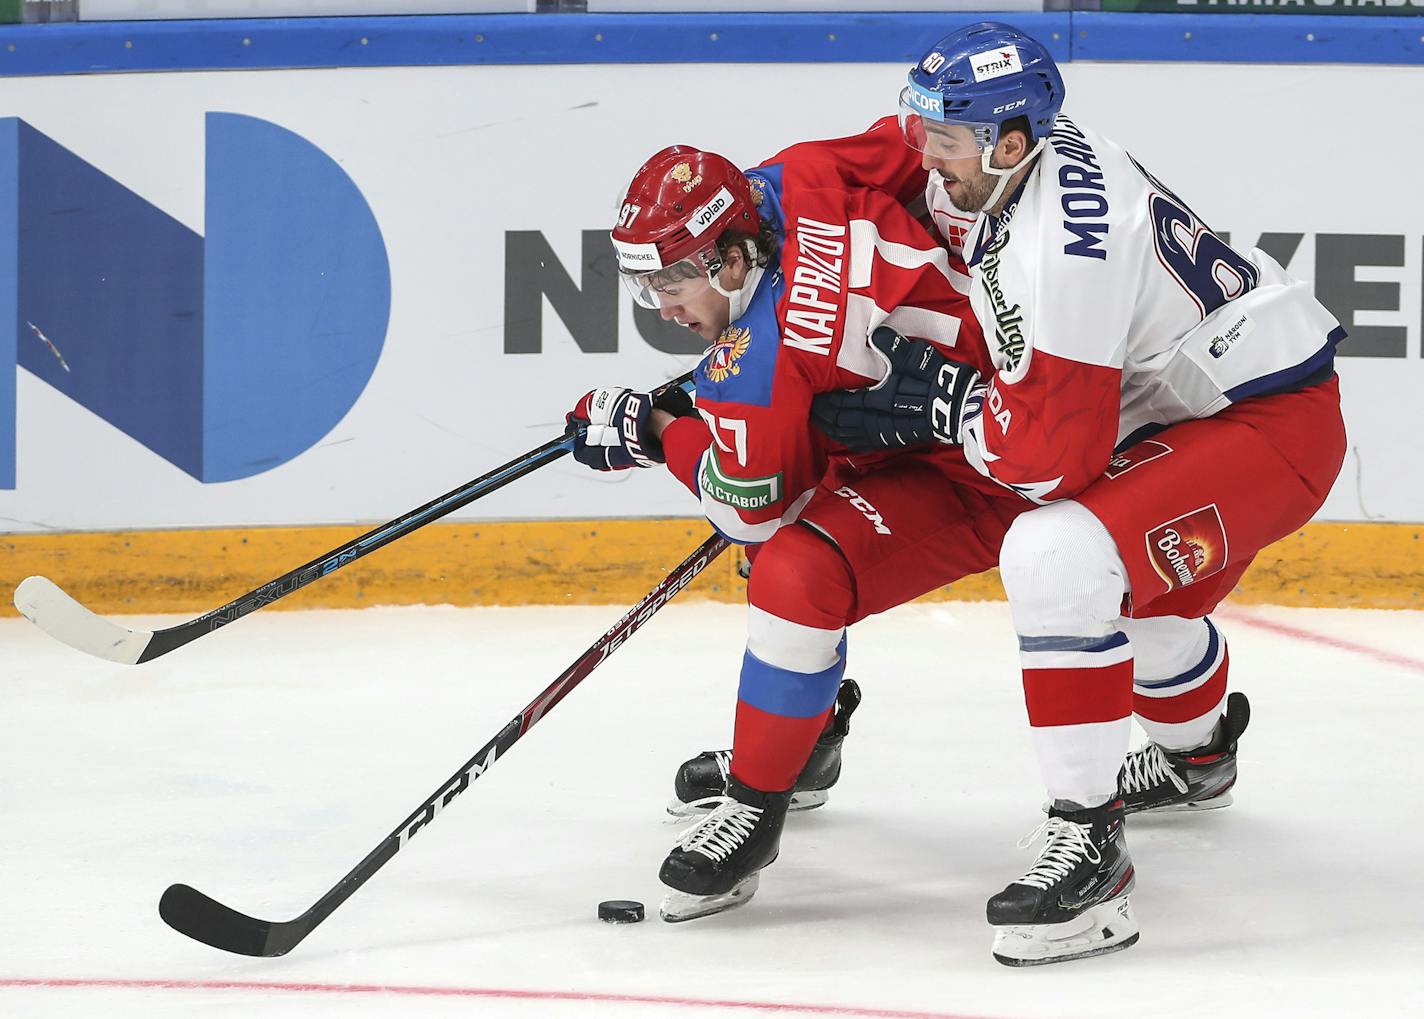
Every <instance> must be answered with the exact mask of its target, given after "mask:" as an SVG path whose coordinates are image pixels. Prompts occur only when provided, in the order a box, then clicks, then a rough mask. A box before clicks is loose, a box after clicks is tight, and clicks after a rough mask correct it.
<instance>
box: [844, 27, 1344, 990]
mask: <svg viewBox="0 0 1424 1019" xmlns="http://www.w3.org/2000/svg"><path fill="white" fill-rule="evenodd" d="M1063 96H1064V89H1063V81H1062V78H1061V77H1060V75H1059V73H1058V70H1057V68H1056V67H1055V66H1054V63H1053V60H1052V57H1051V56H1050V55H1049V53H1048V51H1047V50H1046V49H1045V48H1044V47H1043V46H1042V45H1040V44H1039V43H1038V42H1037V41H1035V40H1033V39H1031V38H1029V37H1028V36H1025V35H1023V34H1022V33H1020V32H1018V31H1016V30H1014V29H1012V28H1010V27H1009V26H1006V25H1001V24H994V23H982V24H978V25H973V26H971V27H969V28H965V29H961V30H959V31H957V32H954V33H953V34H951V35H949V36H946V37H945V38H944V39H941V40H940V41H939V42H938V43H936V44H935V45H934V46H933V47H932V48H931V49H930V50H929V52H928V53H926V55H925V57H924V59H922V60H921V61H920V62H919V63H918V64H917V65H916V66H915V67H914V68H913V69H912V70H911V72H910V77H909V84H908V86H907V87H906V88H905V89H904V91H903V92H902V93H901V124H902V129H903V134H904V137H905V140H906V141H907V142H908V143H909V146H910V147H911V148H913V149H915V150H918V151H920V152H921V153H922V154H923V156H922V158H923V165H924V166H925V168H926V169H930V170H932V171H933V172H932V173H931V181H930V185H929V191H928V198H929V201H930V204H931V205H932V206H933V210H934V220H935V223H936V225H937V226H938V227H939V229H940V230H941V232H942V233H943V235H944V239H945V241H946V243H947V244H948V245H949V247H950V248H951V249H952V250H954V251H962V252H963V254H964V255H965V257H966V261H967V262H968V264H969V266H970V267H971V269H970V272H971V275H972V277H973V286H972V288H971V291H970V299H971V302H972V304H973V307H974V311H975V314H976V316H977V318H978V320H979V321H980V322H981V323H983V325H984V330H985V336H986V342H987V343H988V345H989V350H990V352H991V357H992V360H993V368H992V370H990V371H988V372H985V371H983V369H982V368H981V367H980V366H979V365H977V364H973V363H969V362H967V361H964V360H962V355H963V349H962V348H959V349H956V350H953V351H949V352H947V353H945V354H941V353H940V352H938V351H936V350H933V349H931V348H928V347H923V345H916V344H909V345H907V346H906V348H905V349H903V350H901V351H899V352H897V354H896V364H895V366H894V369H893V371H892V373H891V376H890V377H889V378H888V379H887V381H886V382H885V384H884V385H883V386H881V387H880V388H879V389H878V390H874V391H864V390H862V391H861V392H858V393H848V394H838V395H834V396H827V397H822V398H820V399H819V400H818V406H817V410H816V414H817V418H818V420H819V421H821V422H824V424H825V427H826V428H827V429H828V432H829V434H832V435H834V436H835V437H837V438H838V439H839V440H841V441H843V442H845V443H847V444H849V445H851V446H853V447H855V448H861V449H885V448H895V447H899V446H903V445H905V444H907V443H911V442H914V441H918V440H919V439H922V438H923V437H925V436H927V435H929V434H931V433H932V434H933V435H934V437H935V438H937V439H938V440H939V442H940V443H941V444H948V445H953V446H956V447H960V448H962V449H963V450H964V453H965V456H966V457H967V459H968V460H969V462H970V463H972V464H973V465H974V466H975V467H976V468H977V469H978V470H979V471H980V472H981V473H982V474H983V475H984V476H985V477H987V478H990V479H992V480H993V481H994V482H996V483H998V484H1000V485H1002V486H1003V487H1004V489H1005V490H1006V491H1013V492H1015V493H1017V494H1018V495H1019V497H1020V498H1022V499H1023V500H1025V502H1026V503H1028V504H1030V505H1032V506H1034V507H1035V508H1034V509H1032V510H1031V511H1029V512H1026V513H1024V514H1022V515H1021V516H1019V517H1018V518H1017V519H1016V520H1015V521H1014V523H1013V525H1012V527H1010V529H1009V531H1008V534H1007V535H1006V536H1005V538H1004V542H1003V548H1002V550H1001V552H1000V556H999V567H1000V572H1001V575H1002V577H1003V581H1004V587H1005V589H1006V591H1007V593H1008V596H1009V602H1010V606H1011V609H1012V613H1013V619H1014V626H1015V628H1016V629H1017V631H1018V640H1019V648H1020V659H1021V664H1022V667H1023V682H1024V694H1025V699H1026V702H1027V706H1028V716H1029V723H1030V725H1031V726H1032V734H1033V741H1034V746H1035V749H1036V751H1037V754H1038V758H1039V762H1040V765H1041V768H1042V771H1043V776H1044V779H1045V781H1046V784H1047V786H1048V793H1049V799H1050V800H1051V808H1050V811H1049V816H1048V818H1047V820H1046V821H1045V822H1044V824H1043V825H1042V826H1041V831H1042V832H1043V834H1045V835H1046V844H1045V846H1044V848H1043V851H1042V853H1041V854H1040V855H1039V857H1038V860H1037V862H1036V863H1034V864H1033V866H1032V867H1030V868H1029V870H1028V871H1027V873H1025V874H1024V875H1023V876H1022V877H1020V878H1019V879H1017V880H1016V881H1014V882H1012V883H1011V884H1009V886H1008V887H1007V888H1005V889H1004V890H1003V891H1002V892H1000V893H999V894H997V895H995V896H993V898H991V899H990V900H989V905H988V918H989V922H990V924H992V925H993V926H994V928H995V941H994V954H995V957H996V958H998V959H999V960H1000V961H1001V962H1004V963H1006V964H1009V965H1032V964H1036V963H1044V962H1054V961H1058V960H1061V959H1069V958H1077V957H1081V956H1085V955H1095V954H1099V953H1102V952H1110V951H1114V950H1117V949H1121V948H1126V947H1127V946H1129V945H1131V944H1132V943H1133V942H1135V941H1136V940H1137V924H1136V922H1135V921H1134V919H1133V917H1132V912H1131V908H1130V906H1129V903H1128V892H1129V891H1130V890H1131V888H1132V886H1133V880H1134V870H1133V865H1132V860H1131V858H1130V856H1129V855H1128V850H1127V845H1126V842H1125V840H1124V838H1123V834H1122V829H1123V816H1124V809H1125V808H1126V810H1127V812H1129V813H1131V812H1133V811H1135V810H1147V809H1201V808H1208V807H1214V806H1220V805H1224V804H1225V803H1229V802H1230V793H1229V789H1230V787H1231V785H1232V783H1233V782H1234V781H1235V777H1236V738H1237V737H1238V736H1239V735H1240V734H1241V732H1242V730H1244V728H1245V723H1246V717H1247V705H1246V701H1245V699H1244V697H1242V695H1240V694H1235V693H1234V694H1232V695H1231V697H1230V698H1229V699H1228V697H1227V690H1226V678H1227V669H1228V657H1227V652H1226V644H1225V641H1224V640H1223V639H1222V637H1221V634H1220V633H1219V632H1218V631H1217V629H1216V627H1215V626H1214V625H1213V624H1212V623H1211V621H1210V620H1209V619H1208V618H1207V614H1208V613H1209V612H1210V611H1211V610H1212V609H1214V608H1215V607H1216V605H1217V604H1218V603H1219V602H1220V601H1221V600H1222V599H1223V598H1224V597H1225V596H1226V595H1227V594H1228V593H1229V592H1230V591H1231V589H1232V588H1233V587H1234V586H1235V584H1236V582H1237V581H1238V580H1239V579H1240V577H1241V575H1242V573H1243V572H1244V571H1245V570H1246V568H1247V566H1248V565H1250V562H1251V559H1252V557H1253V556H1254V555H1255V554H1256V553H1257V552H1258V551H1259V550H1261V549H1262V548H1264V547H1265V546H1266V545H1269V544H1270V543H1272V542H1274V541H1276V540H1278V539H1280V538H1282V537H1284V536H1285V535H1287V534H1289V533H1290V532H1291V531H1293V530H1295V529H1296V528H1298V527H1299V526H1301V525H1302V524H1304V523H1305V522H1306V521H1307V520H1309V519H1310V517H1311V516H1312V515H1313V514H1314V513H1315V511H1316V510H1317V509H1319V507H1320V505H1321V503H1322V502H1323V501H1324V499H1325V496H1326V494H1327V493H1328V491H1329V489H1330V486H1331V484H1332V483H1333V482H1334V480H1335V477H1336V474H1337V473H1338V472H1339V469H1340V464H1341V461H1342V459H1343V456H1344V449H1345V435H1344V425H1343V423H1342V420H1341V417H1340V399H1339V388H1338V380H1337V378H1336V376H1335V372H1334V367H1333V360H1334V350H1335V346H1336V345H1337V344H1338V343H1339V342H1340V340H1341V339H1343V338H1344V331H1343V330H1342V329H1341V328H1340V325H1339V323H1338V322H1337V321H1336V320H1335V319H1334V318H1333V317H1332V316H1331V315H1330V313H1329V312H1327V311H1326V310H1325V309H1324V308H1323V307H1322V306H1321V305H1320V304H1319V303H1317V302H1316V300H1315V299H1314V297H1313V295H1312V293H1311V290H1310V288H1309V286H1307V285H1306V284H1304V283H1302V282H1300V281H1298V280H1295V279H1292V278H1291V277H1290V276H1289V275H1287V273H1286V272H1285V271H1284V270H1283V269H1282V268H1281V266H1280V265H1278V264H1277V263H1276V262H1275V261H1274V260H1272V259H1271V258H1270V256H1268V255H1266V254H1265V253H1263V252H1261V251H1258V250H1252V251H1250V252H1249V253H1247V254H1241V253H1239V252H1237V251H1236V250H1235V249H1233V248H1232V247H1230V246H1229V245H1228V244H1227V243H1226V242H1225V241H1223V240H1222V239H1221V238H1220V237H1219V236H1218V235H1216V234H1215V233H1213V232H1212V231H1211V230H1210V229H1209V228H1208V227H1207V226H1206V225H1205V224H1204V223H1203V222H1202V220H1201V219H1200V218H1198V216H1197V215H1196V214H1195V213H1194V212H1193V211H1192V210H1191V208H1190V207H1189V206H1187V205H1186V204H1185V203H1184V202H1183V201H1182V199H1181V198H1179V197H1178V196H1177V195H1176V194H1175V193H1174V192H1173V191H1172V190H1170V189H1169V188H1168V187H1167V186H1166V185H1164V184H1163V183H1162V182H1161V181H1159V180H1158V179H1157V178H1156V177H1154V176H1153V175H1152V174H1151V173H1149V172H1148V171H1147V169H1145V168H1144V167H1143V166H1141V165H1140V164H1139V163H1137V162H1136V161H1135V160H1134V159H1133V158H1132V157H1131V156H1129V155H1128V154H1127V152H1125V151H1124V150H1123V149H1122V148H1120V147H1119V146H1118V145H1116V144H1114V143H1113V142H1111V141H1109V140H1108V139H1106V138H1104V137H1102V136H1101V135H1099V134H1097V133H1096V132H1094V131H1092V130H1090V129H1089V128H1087V127H1083V126H1080V125H1079V124H1077V123H1075V122H1074V121H1072V120H1069V119H1068V118H1067V117H1066V116H1061V115H1060V114H1059V110H1060V108H1061V106H1062V103H1063ZM927 389H928V395H927V396H926V395H922V394H925V393H926V390H927ZM906 394H908V398H906ZM966 394H967V395H966ZM925 497H926V498H927V499H929V498H932V497H931V496H929V495H928V494H927V495H926V496H925ZM1134 713H1135V714H1136V716H1137V718H1138V719H1139V721H1140V722H1141V724H1142V725H1143V727H1144V728H1145V729H1146V731H1147V733H1148V735H1149V737H1150V742H1149V743H1148V744H1147V745H1146V746H1144V747H1143V748H1142V749H1141V750H1138V751H1134V752H1133V753H1131V754H1130V755H1128V757H1127V760H1126V764H1125V765H1124V764H1123V763H1122V762H1123V755H1124V752H1125V751H1126V750H1127V748H1128V740H1129V726H1130V720H1131V717H1132V715H1133V714H1134Z"/></svg>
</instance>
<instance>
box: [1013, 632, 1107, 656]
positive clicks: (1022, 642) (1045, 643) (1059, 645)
mask: <svg viewBox="0 0 1424 1019" xmlns="http://www.w3.org/2000/svg"><path fill="white" fill-rule="evenodd" d="M1126 643H1127V634H1125V633H1123V632H1122V631H1121V630H1119V631H1117V632H1116V633H1110V634H1108V635H1107V636H1106V637H1066V636H1065V637H1025V636H1024V635H1023V634H1019V650H1020V651H1089V652H1091V651H1111V650H1112V649H1113V648H1115V647H1122V646H1123V645H1124V644H1126Z"/></svg>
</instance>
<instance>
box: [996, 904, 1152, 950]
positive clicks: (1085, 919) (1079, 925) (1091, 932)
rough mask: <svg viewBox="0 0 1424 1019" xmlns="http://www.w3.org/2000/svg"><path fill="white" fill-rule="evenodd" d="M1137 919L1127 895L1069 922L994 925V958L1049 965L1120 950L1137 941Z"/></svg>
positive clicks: (1095, 907)
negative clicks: (1014, 925) (1011, 925)
mask: <svg viewBox="0 0 1424 1019" xmlns="http://www.w3.org/2000/svg"><path fill="white" fill-rule="evenodd" d="M1137 937H1138V929H1137V920H1136V918H1134V917H1133V915H1132V906H1131V904H1130V903H1129V902H1128V897H1127V896H1126V895H1120V896H1118V897H1117V898H1116V899H1109V900H1108V901H1107V902H1104V903H1100V904H1099V905H1096V906H1094V907H1093V908H1092V909H1089V910H1085V911H1084V912H1083V913H1082V914H1080V915H1079V916H1076V917H1074V918H1073V919H1072V920H1069V921H1068V922H1066V923H1052V924H1026V925H1023V926H1019V927H1010V926H1004V927H996V928H994V949H993V951H994V958H995V959H996V960H997V961H999V962H1001V963H1003V964H1004V965H1005V966H1046V965H1048V964H1049V963H1054V962H1068V961H1070V960H1072V959H1088V958H1091V957H1092V956H1095V955H1107V954H1108V953H1109V952H1120V951H1122V950H1123V949H1124V948H1130V947H1131V946H1133V945H1135V944H1136V943H1137Z"/></svg>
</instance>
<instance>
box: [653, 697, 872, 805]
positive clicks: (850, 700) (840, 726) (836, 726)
mask: <svg viewBox="0 0 1424 1019" xmlns="http://www.w3.org/2000/svg"><path fill="white" fill-rule="evenodd" d="M859 704H860V686H859V685H858V684H857V683H856V681H855V680H853V679H847V680H844V681H842V682H841V688H840V692H839V693H837V694H836V706H835V714H834V717H833V719H832V721H831V727H830V728H829V729H827V730H826V731H825V732H823V733H821V736H820V738H819V739H817V740H816V745H815V746H814V747H812V748H811V757H810V759H809V760H807V761H806V766H805V767H804V768H802V769H801V774H800V775H798V776H797V777H796V785H795V786H794V787H793V789H792V795H791V809H792V810H810V809H812V808H813V807H819V806H821V805H822V804H824V803H825V802H826V798H827V793H828V790H829V789H830V788H831V786H833V785H835V784H836V780H837V779H838V778H840V777H841V744H842V743H844V742H845V738H846V734H847V733H849V732H850V716H851V715H852V714H853V713H854V712H855V709H856V707H857V706H858V705H859ZM731 768H732V752H731V751H730V750H707V751H704V752H702V753H700V754H698V755H697V756H696V757H694V758H693V759H692V760H690V761H687V762H685V763H684V764H683V765H682V767H680V768H678V769H677V777H676V778H674V779H673V790H674V792H675V794H676V796H677V798H676V799H675V800H673V801H672V802H671V803H669V804H668V808H667V809H668V813H669V814H672V815H673V816H674V817H690V816H691V815H693V814H695V813H698V808H694V807H692V806H691V805H692V804H694V803H696V802H698V801H699V800H706V799H708V798H709V797H714V796H725V795H726V793H727V779H728V777H729V776H730V774H731ZM703 809H705V808H703Z"/></svg>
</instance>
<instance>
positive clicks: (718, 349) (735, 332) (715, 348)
mask: <svg viewBox="0 0 1424 1019" xmlns="http://www.w3.org/2000/svg"><path fill="white" fill-rule="evenodd" d="M751 342H752V331H751V330H750V329H748V328H746V327H745V326H728V327H727V328H726V329H723V330H722V335H721V336H719V337H717V342H716V343H714V344H712V349H711V350H709V351H708V352H707V377H708V378H709V379H711V380H712V381H713V382H725V381H726V380H727V378H728V377H729V376H732V375H740V374H741V373H742V366H741V365H739V364H737V359H738V358H740V357H741V356H742V355H743V354H745V353H746V352H747V348H748V347H749V346H751Z"/></svg>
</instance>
